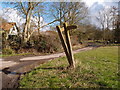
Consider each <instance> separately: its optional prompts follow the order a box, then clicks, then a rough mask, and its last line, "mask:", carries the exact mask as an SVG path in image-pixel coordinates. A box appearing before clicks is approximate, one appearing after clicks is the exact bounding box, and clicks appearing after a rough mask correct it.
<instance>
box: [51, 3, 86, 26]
mask: <svg viewBox="0 0 120 90" xmlns="http://www.w3.org/2000/svg"><path fill="white" fill-rule="evenodd" d="M51 8H52V11H51V12H52V16H53V17H54V18H55V19H58V20H59V24H60V25H62V24H63V22H68V23H69V24H70V25H71V24H78V23H80V21H81V20H83V19H84V18H85V17H86V15H87V8H86V6H85V4H84V3H82V2H54V3H53V4H52V7H51Z"/></svg>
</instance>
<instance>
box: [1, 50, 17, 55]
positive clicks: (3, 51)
mask: <svg viewBox="0 0 120 90" xmlns="http://www.w3.org/2000/svg"><path fill="white" fill-rule="evenodd" d="M2 54H5V55H11V54H15V51H14V50H13V49H11V48H4V49H3V50H2Z"/></svg>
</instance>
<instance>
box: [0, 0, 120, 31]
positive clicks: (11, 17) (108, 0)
mask: <svg viewBox="0 0 120 90" xmlns="http://www.w3.org/2000/svg"><path fill="white" fill-rule="evenodd" d="M0 1H1V0H0ZM6 1H7V0H6ZM8 1H10V0H8ZM51 1H55V0H51ZM73 1H76V0H73ZM78 1H79V0H78ZM82 1H83V2H85V4H86V6H87V7H88V10H89V13H90V15H91V16H92V17H95V15H96V14H97V13H98V12H99V11H100V10H102V9H103V8H104V7H109V6H116V7H117V6H118V1H119V0H82ZM6 8H9V10H7V12H6ZM48 8H49V6H47V7H46V9H48ZM4 12H6V14H5V13H4ZM3 14H4V15H3ZM0 15H1V16H2V17H3V18H5V19H7V20H8V21H9V22H16V23H17V24H18V26H19V25H21V24H22V23H24V22H25V19H24V18H23V17H22V16H20V14H19V12H18V11H17V10H16V9H15V8H13V7H12V6H8V5H7V6H6V5H4V4H2V3H1V2H0ZM48 16H49V15H48ZM48 16H47V18H46V17H45V16H41V24H42V25H45V24H47V23H49V22H51V21H53V18H51V17H50V18H49V17H48ZM36 19H37V18H33V20H34V21H35V22H36ZM90 21H91V23H92V24H98V23H96V21H95V19H94V18H92V19H91V20H90ZM45 29H49V27H45V28H44V29H43V30H45Z"/></svg>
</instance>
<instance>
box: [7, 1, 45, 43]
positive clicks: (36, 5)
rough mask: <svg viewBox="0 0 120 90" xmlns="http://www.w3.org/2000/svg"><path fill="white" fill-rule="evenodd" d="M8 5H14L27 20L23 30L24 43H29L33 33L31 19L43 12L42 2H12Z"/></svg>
mask: <svg viewBox="0 0 120 90" xmlns="http://www.w3.org/2000/svg"><path fill="white" fill-rule="evenodd" d="M7 4H12V5H14V7H15V8H16V9H17V10H18V11H19V12H21V13H22V15H23V17H24V18H25V25H24V29H23V33H22V36H23V42H27V41H28V40H29V38H30V36H31V34H32V33H33V30H31V29H30V27H31V18H32V17H33V16H34V15H35V14H36V13H37V12H40V11H41V8H42V7H43V6H42V2H11V3H7Z"/></svg>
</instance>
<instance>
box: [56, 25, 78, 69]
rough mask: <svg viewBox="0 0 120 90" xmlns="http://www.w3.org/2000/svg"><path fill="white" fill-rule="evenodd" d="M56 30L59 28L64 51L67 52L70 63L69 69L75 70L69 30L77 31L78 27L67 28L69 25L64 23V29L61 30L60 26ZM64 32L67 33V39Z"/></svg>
mask: <svg viewBox="0 0 120 90" xmlns="http://www.w3.org/2000/svg"><path fill="white" fill-rule="evenodd" d="M56 28H57V31H58V34H59V37H60V40H61V43H62V46H63V49H64V51H65V54H66V56H67V59H68V62H69V67H68V68H75V61H74V56H73V52H72V45H71V41H70V36H69V30H71V29H76V28H77V26H76V25H71V26H67V23H64V28H60V26H56ZM62 31H64V32H65V39H64V37H63V35H62Z"/></svg>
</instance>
